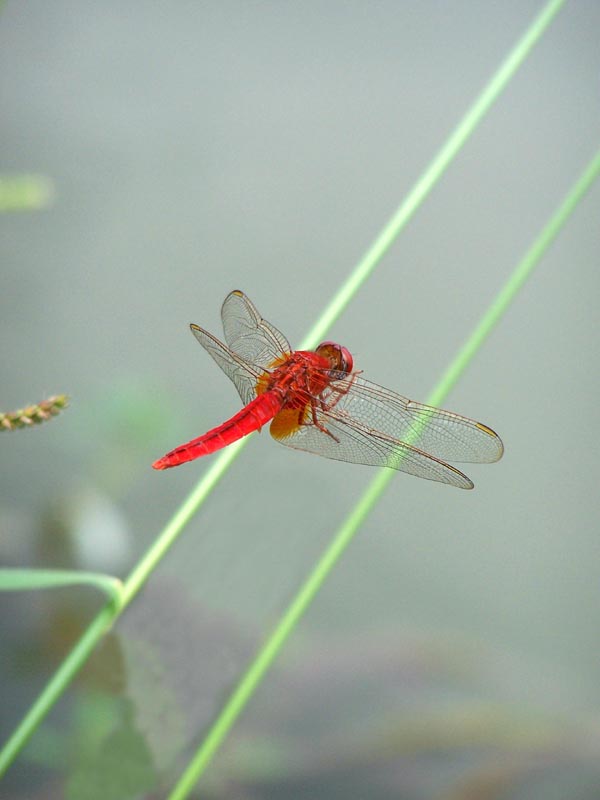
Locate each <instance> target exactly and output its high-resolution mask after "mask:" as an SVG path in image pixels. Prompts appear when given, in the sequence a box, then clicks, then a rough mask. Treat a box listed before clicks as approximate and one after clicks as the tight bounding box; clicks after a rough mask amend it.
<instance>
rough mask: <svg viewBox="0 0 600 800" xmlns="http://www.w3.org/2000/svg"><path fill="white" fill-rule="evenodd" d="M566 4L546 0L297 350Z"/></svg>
mask: <svg viewBox="0 0 600 800" xmlns="http://www.w3.org/2000/svg"><path fill="white" fill-rule="evenodd" d="M565 2H566V0H550V2H548V3H547V4H546V6H545V7H544V8H543V9H542V11H541V12H540V14H539V15H538V16H537V17H536V18H535V19H534V20H533V22H532V23H531V25H530V26H529V28H528V29H527V30H526V31H525V33H524V34H523V36H522V37H521V39H520V40H519V41H518V42H517V44H516V45H515V46H514V47H513V49H512V50H511V51H510V53H509V54H508V56H507V57H506V58H505V59H504V61H503V62H502V64H501V65H500V67H499V68H498V69H497V70H496V72H495V73H494V75H493V76H492V77H491V79H490V81H489V82H488V84H487V85H486V86H485V88H484V89H483V91H482V92H481V94H480V95H479V96H478V97H477V99H476V100H475V102H474V103H473V105H472V106H471V107H470V108H469V109H468V111H467V113H466V114H465V115H464V117H463V118H462V119H461V121H460V122H459V123H458V125H457V126H456V128H455V129H454V131H453V132H452V133H451V134H450V137H449V138H448V139H447V140H446V142H445V143H444V145H443V146H442V148H441V149H440V150H439V152H438V153H437V155H436V156H435V157H434V159H433V160H432V161H431V163H430V164H429V166H428V167H427V168H426V170H425V172H424V173H423V174H422V175H421V177H420V178H419V179H418V180H417V182H416V183H415V185H414V186H413V187H412V189H411V190H410V192H409V193H408V194H407V195H406V197H405V199H404V200H403V202H402V203H401V204H400V206H399V207H398V208H397V210H396V211H395V213H394V214H393V215H392V217H391V218H390V220H389V222H388V223H387V224H386V225H385V227H384V228H383V229H382V231H381V232H380V233H379V235H378V236H377V238H376V239H375V241H374V242H373V244H372V245H371V246H370V247H369V249H368V250H367V252H366V253H365V254H364V255H363V257H362V258H361V260H360V262H359V263H358V264H357V265H356V267H355V268H354V270H353V271H352V273H351V274H350V276H349V277H348V279H347V280H346V281H344V283H343V284H342V286H341V287H340V289H339V291H338V292H337V293H336V294H335V295H334V296H333V298H332V300H331V301H330V303H329V304H328V306H327V308H326V309H325V310H324V312H323V313H322V315H321V316H320V317H319V319H318V320H317V322H316V323H315V325H314V326H313V327H312V328H311V329H310V331H309V333H308V334H307V336H306V337H305V338H304V339H303V340H302V342H301V344H300V345H299V348H298V349H299V350H310V349H312V348H314V347H316V345H317V344H318V343H319V342H320V341H322V340H323V338H324V337H325V334H326V333H327V331H328V330H329V329H330V328H331V326H332V325H333V323H334V322H335V321H336V320H337V318H338V317H339V316H340V314H341V313H342V312H343V311H344V309H345V308H346V306H347V305H348V304H349V302H350V301H351V300H352V298H353V297H354V295H355V294H356V292H357V291H358V290H359V289H360V287H361V286H362V284H363V283H364V282H365V281H366V279H367V278H368V277H369V275H370V274H371V273H372V272H373V270H374V269H375V267H376V266H377V264H378V263H379V262H380V261H381V259H382V258H383V256H384V255H385V254H386V253H387V251H388V250H389V248H390V247H391V245H392V244H393V243H394V241H395V239H396V238H397V236H398V234H399V233H400V232H401V230H402V229H403V228H404V227H405V226H406V224H407V223H408V222H409V220H410V219H411V218H412V216H413V215H414V213H415V211H416V210H417V209H418V208H419V206H420V205H421V203H422V202H423V201H424V200H425V198H426V197H427V195H428V194H429V192H430V191H431V189H432V188H433V187H434V186H435V184H436V183H437V182H438V181H439V180H440V178H441V177H442V175H443V174H444V172H445V171H446V169H447V168H448V166H449V165H450V163H451V161H452V160H453V159H454V158H455V157H456V155H457V154H458V152H459V151H460V150H461V148H462V147H463V146H464V144H465V143H466V141H467V140H468V139H469V137H470V136H471V135H472V133H473V131H474V130H475V128H476V127H477V125H479V123H480V122H481V121H482V119H483V117H484V116H485V115H486V114H487V112H488V111H489V110H490V108H491V107H492V105H493V104H494V103H495V102H496V100H497V99H498V97H499V96H500V94H501V92H502V91H503V90H504V89H505V88H506V86H507V84H508V83H509V81H510V79H511V78H512V77H513V76H514V74H515V73H516V71H517V69H518V68H519V67H520V66H521V64H522V63H523V61H525V59H526V58H527V56H528V55H529V53H530V52H531V50H532V49H533V47H534V45H535V44H536V43H537V42H538V40H539V39H540V37H541V36H542V34H543V33H544V32H545V30H546V29H547V27H548V26H549V25H550V23H551V22H552V20H553V19H554V17H555V16H556V15H557V14H558V12H559V11H560V9H561V8H562V6H563V5H564V4H565Z"/></svg>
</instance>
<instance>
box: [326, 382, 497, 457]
mask: <svg viewBox="0 0 600 800" xmlns="http://www.w3.org/2000/svg"><path fill="white" fill-rule="evenodd" d="M349 383H350V380H349V379H346V380H345V381H337V382H335V383H334V384H332V396H331V397H330V398H329V399H328V402H329V404H330V405H332V401H334V402H335V401H336V400H337V402H336V404H335V405H332V407H331V409H330V412H329V413H330V414H331V415H333V416H335V418H336V419H338V420H339V422H340V424H343V423H344V422H345V421H347V422H348V423H349V424H352V422H354V423H355V424H358V425H359V426H360V427H361V428H362V429H370V430H371V431H372V432H373V433H375V432H377V433H379V434H383V435H384V436H386V437H389V438H391V439H395V440H401V441H403V442H406V443H408V444H411V445H413V446H414V447H416V448H418V449H419V450H423V451H425V452H426V453H428V454H430V455H432V456H435V457H436V458H439V459H442V460H443V461H465V462H472V463H490V462H492V461H497V460H498V459H499V458H500V457H501V456H502V453H503V451H504V447H503V445H502V441H501V439H500V437H499V436H498V435H497V434H496V433H495V432H494V431H493V430H492V429H491V428H488V427H487V425H483V424H482V423H480V422H476V421H475V420H472V419H469V418H468V417H463V416H461V415H460V414H454V413H453V412H451V411H443V410H442V409H440V408H433V407H432V406H426V405H423V403H417V402H416V401H414V400H409V399H408V398H406V397H402V396H401V395H399V394H396V393H395V392H391V391H389V390H388V389H384V388H383V387H382V386H377V384H375V383H370V382H369V381H366V380H364V379H363V378H361V376H360V375H355V376H354V378H353V380H352V382H351V385H350V386H349V388H348V384H349ZM346 389H347V391H345V390H346ZM344 391H345V393H344Z"/></svg>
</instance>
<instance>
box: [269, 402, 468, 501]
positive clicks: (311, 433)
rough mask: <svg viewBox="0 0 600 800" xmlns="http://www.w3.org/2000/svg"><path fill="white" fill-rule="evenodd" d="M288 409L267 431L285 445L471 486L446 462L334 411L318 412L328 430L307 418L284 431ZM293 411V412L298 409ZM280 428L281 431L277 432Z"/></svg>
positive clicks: (433, 479) (460, 473)
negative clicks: (282, 419) (283, 420)
mask: <svg viewBox="0 0 600 800" xmlns="http://www.w3.org/2000/svg"><path fill="white" fill-rule="evenodd" d="M289 413H290V412H289V411H287V410H284V411H282V412H280V414H278V415H277V416H276V417H275V419H274V420H273V422H272V423H271V435H272V436H273V437H274V438H275V439H277V441H279V442H281V444H285V445H287V446H288V447H293V448H295V449H296V450H305V451H307V452H309V453H316V454H317V455H321V456H325V458H333V459H336V460H337V461H349V462H351V463H353V464H369V465H371V466H376V467H391V468H392V469H397V470H401V471H402V472H407V473H409V474H410V475H416V476H417V477H419V478H426V479H428V480H432V481H439V482H440V483H447V484H450V485H451V486H457V487H459V488H461V489H472V488H473V482H472V481H471V480H470V479H469V478H468V477H467V476H466V475H464V474H463V473H462V472H460V470H458V469H455V468H454V467H452V466H450V464H445V463H444V462H443V461H440V460H439V459H437V458H434V457H433V456H430V455H428V454H427V453H424V452H422V451H421V450H418V449H416V448H415V447H413V446H412V445H409V444H406V443H405V442H400V441H398V440H396V439H391V438H389V437H387V436H385V435H384V434H382V433H379V432H378V431H373V430H370V429H369V428H367V427H365V426H363V425H361V424H360V423H358V422H356V421H355V420H351V421H350V422H349V421H348V420H346V419H344V418H343V417H340V416H339V415H337V414H333V413H329V412H328V413H326V414H323V413H320V414H319V415H318V417H319V420H320V422H321V424H324V425H326V427H327V430H328V431H329V433H324V432H323V431H322V430H320V429H319V428H318V427H317V426H316V425H314V424H313V423H312V422H311V421H309V419H307V420H306V421H305V423H304V424H303V425H301V426H300V427H297V428H296V429H295V430H294V431H293V432H291V433H288V432H287V431H289V426H287V425H285V424H284V425H281V416H282V415H286V414H289ZM294 413H295V414H296V416H297V414H298V412H297V411H295V412H294ZM280 430H281V431H282V433H283V435H280V433H279V431H280ZM333 437H335V438H333Z"/></svg>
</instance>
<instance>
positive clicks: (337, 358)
mask: <svg viewBox="0 0 600 800" xmlns="http://www.w3.org/2000/svg"><path fill="white" fill-rule="evenodd" d="M315 352H316V353H317V355H319V356H323V358H326V359H327V360H328V361H329V363H330V364H331V367H330V369H331V371H332V372H337V373H341V374H342V375H349V374H350V373H351V372H352V367H353V366H354V359H353V358H352V355H351V353H350V351H349V350H348V348H346V347H342V345H341V344H336V343H335V342H321V344H320V345H319V346H318V347H317V349H316V350H315Z"/></svg>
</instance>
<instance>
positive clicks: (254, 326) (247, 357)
mask: <svg viewBox="0 0 600 800" xmlns="http://www.w3.org/2000/svg"><path fill="white" fill-rule="evenodd" d="M221 319H222V320H223V331H224V333H225V341H226V342H227V345H228V346H229V348H230V349H231V350H232V351H233V352H234V353H236V354H237V355H238V356H241V358H242V359H243V360H244V361H246V362H250V363H251V364H254V365H255V366H258V367H263V368H264V369H266V368H268V367H270V366H271V365H272V364H273V362H274V361H276V360H277V359H281V356H282V355H288V354H289V353H290V352H291V347H290V344H289V342H288V340H287V339H286V338H285V336H284V335H283V334H282V333H281V332H280V331H278V330H277V328H275V327H274V326H273V325H271V323H270V322H267V321H266V320H265V319H263V318H262V317H261V316H260V314H259V313H258V311H257V310H256V308H255V307H254V305H253V304H252V303H251V302H250V300H248V298H247V297H246V295H245V294H244V293H243V292H240V291H239V290H237V289H236V290H235V291H233V292H231V293H230V294H228V295H227V297H226V298H225V302H224V303H223V306H222V308H221Z"/></svg>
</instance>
